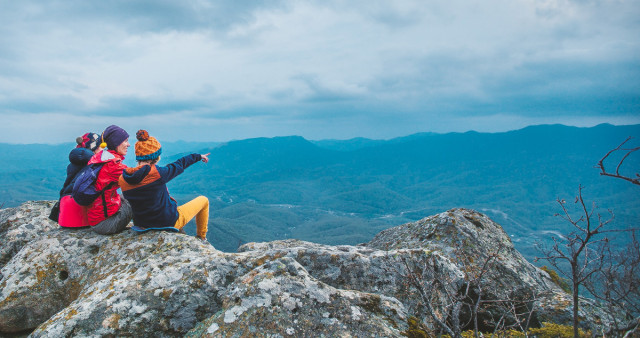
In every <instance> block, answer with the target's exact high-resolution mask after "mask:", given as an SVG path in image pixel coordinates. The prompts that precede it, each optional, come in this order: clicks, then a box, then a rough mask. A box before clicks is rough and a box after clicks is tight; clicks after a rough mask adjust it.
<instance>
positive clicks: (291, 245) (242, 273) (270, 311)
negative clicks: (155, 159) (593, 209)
mask: <svg viewBox="0 0 640 338" xmlns="http://www.w3.org/2000/svg"><path fill="white" fill-rule="evenodd" d="M51 205H52V203H50V202H27V203H25V204H23V205H22V206H20V207H18V208H12V209H4V210H1V211H0V236H1V237H2V242H0V255H1V256H0V259H1V260H0V274H1V275H0V332H5V333H6V332H18V331H24V330H33V332H32V336H34V337H59V336H85V335H86V336H89V335H92V336H108V335H116V336H160V337H162V336H165V337H172V336H184V335H188V336H216V337H217V336H223V337H239V336H247V335H256V334H259V335H273V336H282V337H287V336H385V337H386V336H389V337H393V336H401V335H402V334H403V332H404V331H406V330H407V328H408V325H407V320H408V318H409V316H416V317H418V318H421V319H422V320H423V321H424V324H425V325H426V326H427V327H428V328H429V329H435V328H436V326H435V323H434V322H433V320H432V319H430V317H429V314H428V311H427V309H426V307H425V304H424V303H423V300H422V299H421V297H420V296H419V292H418V291H419V290H418V289H417V288H416V284H412V283H410V279H409V277H408V276H409V274H413V276H419V278H418V280H419V282H420V283H422V286H423V288H424V290H428V291H429V295H430V299H431V301H432V303H430V304H431V305H432V307H433V309H434V311H435V312H436V313H438V314H439V315H440V316H441V317H443V318H444V317H446V316H447V314H448V313H450V308H451V301H452V299H454V298H455V297H454V298H452V297H451V295H454V296H455V295H457V294H459V293H460V290H461V289H464V288H465V287H466V286H468V285H469V286H470V289H472V290H475V291H474V292H476V296H477V295H478V294H480V293H481V295H482V299H487V300H489V299H501V300H506V299H508V300H511V301H513V302H519V303H518V304H519V306H521V309H522V308H524V309H526V310H527V311H528V314H530V316H528V318H531V319H532V320H531V323H532V324H533V325H535V324H536V323H538V322H542V321H548V320H550V321H555V322H557V321H558V320H557V319H558V318H570V316H567V314H568V313H569V310H570V305H571V301H570V298H569V297H568V295H566V294H565V293H564V292H563V291H562V290H560V289H559V288H558V287H557V286H555V285H554V284H553V283H552V282H551V280H550V278H549V276H548V275H547V274H546V273H545V272H543V271H541V270H539V269H537V268H535V267H534V266H533V265H531V264H530V263H528V262H527V261H526V260H525V259H524V258H523V257H522V256H521V255H520V254H519V253H518V252H517V251H516V250H515V249H514V248H513V245H512V243H511V241H510V240H509V237H508V236H507V235H506V234H505V233H504V231H503V230H502V228H501V227H500V226H499V225H498V224H496V223H494V222H493V221H491V220H490V219H489V218H488V217H486V216H484V215H482V214H479V213H477V212H474V211H471V210H465V209H454V210H451V211H448V212H445V213H442V214H439V215H435V216H431V217H428V218H425V219H423V220H421V221H418V222H415V223H408V224H405V225H401V226H398V227H395V228H392V229H388V230H385V231H383V232H381V233H380V234H378V235H377V236H376V237H375V238H374V239H373V240H372V241H371V242H370V243H367V244H363V245H359V246H329V245H321V244H315V243H309V242H303V241H298V240H283V241H274V242H268V243H248V244H245V245H244V246H242V247H241V248H240V249H239V252H237V253H225V252H221V251H218V250H216V249H215V248H213V247H212V246H211V245H209V244H207V243H203V242H200V241H198V240H197V239H195V238H194V237H190V236H187V235H183V234H175V233H166V232H148V233H144V234H138V233H134V232H132V231H125V232H123V233H121V234H117V235H113V236H100V235H97V234H94V233H93V232H92V231H91V230H88V229H77V230H70V229H62V228H59V227H58V226H57V225H56V224H54V223H53V222H51V221H49V220H48V219H47V218H46V215H48V211H49V209H50V207H51ZM484 267H486V269H484ZM485 270H486V271H485ZM478 271H483V272H482V274H481V275H482V278H480V279H477V278H476V279H474V278H472V276H473V275H474V274H475V275H477V274H478ZM471 280H474V283H476V284H474V285H471V284H469V283H470V281H471ZM514 304H515V303H514ZM583 307H584V309H585V310H584V313H583V315H584V317H585V318H587V319H588V321H585V322H587V323H591V324H593V323H599V324H600V325H606V324H607V322H608V321H610V318H609V317H608V315H606V314H605V313H603V312H602V311H599V308H598V307H597V306H595V305H593V306H588V305H587V304H586V305H583ZM481 310H482V311H480V315H482V316H484V317H483V320H485V321H487V322H490V321H491V320H492V319H495V318H494V317H495V316H497V315H498V312H499V311H500V309H499V308H498V307H496V306H495V305H491V304H490V303H487V304H486V305H483V306H482V307H481ZM461 315H462V316H465V313H464V311H462V314H461ZM466 315H468V314H466ZM503 317H504V318H506V317H508V316H503ZM512 317H513V316H512ZM511 319H512V320H513V321H516V320H518V318H515V317H513V318H511Z"/></svg>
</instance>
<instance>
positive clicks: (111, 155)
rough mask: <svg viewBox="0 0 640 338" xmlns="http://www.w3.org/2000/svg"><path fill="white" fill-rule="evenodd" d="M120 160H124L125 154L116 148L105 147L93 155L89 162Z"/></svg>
mask: <svg viewBox="0 0 640 338" xmlns="http://www.w3.org/2000/svg"><path fill="white" fill-rule="evenodd" d="M118 160H120V161H122V160H124V156H122V155H120V154H118V153H117V152H116V151H114V150H110V149H103V150H102V151H100V152H98V153H97V154H95V155H93V157H92V158H91V160H89V163H88V164H94V163H106V162H109V161H118Z"/></svg>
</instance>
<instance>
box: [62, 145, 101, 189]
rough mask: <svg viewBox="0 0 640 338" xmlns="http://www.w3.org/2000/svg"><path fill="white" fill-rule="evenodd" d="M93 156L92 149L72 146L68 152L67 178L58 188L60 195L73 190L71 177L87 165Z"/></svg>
mask: <svg viewBox="0 0 640 338" xmlns="http://www.w3.org/2000/svg"><path fill="white" fill-rule="evenodd" d="M92 156H93V151H91V150H89V149H87V148H74V149H73V150H71V152H70V153H69V165H68V166H67V178H66V179H65V180H64V184H63V185H62V189H60V197H62V196H65V195H70V194H71V192H72V191H73V184H71V183H73V179H74V178H75V177H76V175H77V174H78V173H79V172H80V170H82V168H84V167H86V166H87V162H89V160H90V159H91V157H92Z"/></svg>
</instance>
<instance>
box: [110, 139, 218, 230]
mask: <svg viewBox="0 0 640 338" xmlns="http://www.w3.org/2000/svg"><path fill="white" fill-rule="evenodd" d="M136 138H137V139H138V142H136V145H135V149H136V161H138V166H137V167H135V168H128V169H125V170H123V173H122V176H121V177H120V181H119V185H120V188H121V189H122V194H123V196H124V197H125V198H126V199H127V200H128V201H129V203H130V204H131V208H132V209H133V224H134V225H136V226H138V227H142V228H162V227H175V228H177V229H182V228H183V227H184V226H185V225H186V224H187V223H188V222H189V221H191V220H192V219H193V218H194V217H195V219H196V236H197V237H198V238H200V239H201V240H204V241H206V236H207V226H208V223H209V200H208V199H207V198H206V197H205V196H198V197H196V198H194V199H193V200H191V201H189V202H187V203H185V204H183V205H180V206H178V204H177V202H176V200H175V199H173V198H172V197H171V196H170V195H169V190H168V189H167V183H168V182H169V181H171V180H172V179H173V178H175V177H176V176H178V175H180V174H182V173H183V172H184V170H185V169H186V168H188V167H189V166H191V165H192V164H194V163H197V162H200V161H202V162H205V163H207V162H209V157H208V156H209V154H190V155H187V156H184V157H182V158H180V159H178V160H177V161H175V162H173V163H170V164H168V165H166V166H164V167H162V166H157V165H156V163H157V162H158V161H159V160H160V155H161V154H162V146H161V145H160V142H158V140H156V138H155V137H153V136H149V133H148V132H147V131H146V130H139V131H138V132H137V133H136Z"/></svg>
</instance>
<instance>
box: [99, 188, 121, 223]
mask: <svg viewBox="0 0 640 338" xmlns="http://www.w3.org/2000/svg"><path fill="white" fill-rule="evenodd" d="M116 184H118V182H111V183H109V184H107V186H106V187H104V189H102V190H100V197H101V198H102V210H103V212H104V218H105V219H106V218H108V217H109V213H108V212H107V198H106V197H105V196H104V193H105V192H106V191H107V190H109V188H111V187H113V186H114V185H116Z"/></svg>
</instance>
